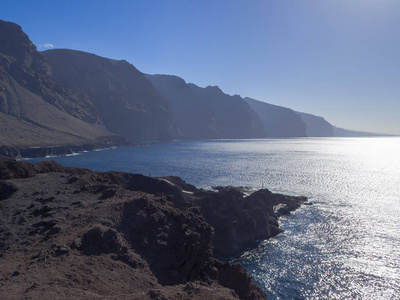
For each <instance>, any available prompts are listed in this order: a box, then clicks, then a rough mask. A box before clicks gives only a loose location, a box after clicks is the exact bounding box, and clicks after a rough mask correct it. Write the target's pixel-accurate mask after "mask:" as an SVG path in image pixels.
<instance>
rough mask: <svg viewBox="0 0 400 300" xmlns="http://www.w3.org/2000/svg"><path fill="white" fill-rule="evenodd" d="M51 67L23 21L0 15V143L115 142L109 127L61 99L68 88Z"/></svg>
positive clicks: (37, 144) (1, 144) (75, 143)
mask: <svg viewBox="0 0 400 300" xmlns="http://www.w3.org/2000/svg"><path fill="white" fill-rule="evenodd" d="M52 72H53V70H52V66H51V64H50V63H49V62H48V60H47V59H46V58H45V57H43V56H42V55H41V54H40V53H39V52H38V51H36V47H35V46H34V45H33V44H32V42H31V41H30V40H29V38H28V36H27V35H26V34H25V33H24V32H23V31H22V29H21V27H20V26H18V25H16V24H13V23H9V22H4V21H0V146H3V145H7V146H13V147H20V146H26V147H28V146H35V147H41V146H44V147H48V146H60V145H85V144H86V145H87V144H96V143H97V142H99V140H102V141H105V142H106V141H107V140H108V139H109V141H110V143H111V144H115V143H114V142H115V136H114V135H113V134H111V133H110V132H109V131H107V130H105V129H104V128H101V127H98V126H93V125H91V124H89V123H87V122H85V118H82V119H79V118H77V117H76V116H74V115H72V114H70V113H69V112H68V111H66V110H65V109H63V108H62V105H59V104H60V103H70V101H69V100H68V95H69V94H68V92H67V91H65V90H63V89H62V88H61V87H60V86H59V85H58V83H57V81H56V79H55V77H54V76H53V75H52ZM70 104H71V105H74V104H73V103H70Z"/></svg>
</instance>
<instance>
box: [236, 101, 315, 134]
mask: <svg viewBox="0 0 400 300" xmlns="http://www.w3.org/2000/svg"><path fill="white" fill-rule="evenodd" d="M244 100H245V101H246V102H247V103H248V104H249V105H250V107H251V108H252V109H253V110H254V111H256V112H257V114H258V116H259V118H260V120H261V122H262V124H263V126H264V128H265V130H266V132H267V136H268V137H275V138H279V137H306V136H308V135H307V132H306V124H305V123H304V121H303V120H302V119H301V117H300V116H298V115H297V114H296V113H295V112H294V111H293V110H291V109H289V108H286V107H282V106H277V105H272V104H269V103H265V102H262V101H258V100H255V99H252V98H248V97H246V98H244Z"/></svg>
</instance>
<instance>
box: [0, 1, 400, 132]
mask: <svg viewBox="0 0 400 300" xmlns="http://www.w3.org/2000/svg"><path fill="white" fill-rule="evenodd" d="M399 15H400V2H398V1H395V0H381V1H374V0H368V1H363V0H353V1H344V0H337V1H331V0H329V1H323V2H321V1H318V2H316V1H311V0H301V1H251V2H244V1H185V2H182V1H127V0H116V1H113V2H106V1H76V0H73V1H68V2H67V1H50V0H45V1H40V2H18V1H10V0H3V1H2V11H1V13H0V19H3V20H6V21H10V22H14V23H17V24H19V25H21V26H22V29H23V30H24V31H25V32H26V33H27V34H28V35H29V37H30V39H31V40H32V41H33V43H34V44H35V45H36V46H37V47H38V50H46V49H52V48H68V49H74V50H81V51H85V52H90V53H94V54H97V55H100V56H104V57H109V58H113V59H125V60H127V61H129V62H130V63H131V64H133V65H134V66H135V67H137V68H138V69H139V70H140V71H142V72H144V73H148V74H171V75H177V76H179V77H182V78H183V79H185V80H186V81H187V82H193V83H195V84H197V85H199V86H207V85H218V86H219V87H220V88H221V89H222V90H223V91H224V92H225V93H228V94H232V95H233V94H239V95H241V96H242V97H251V98H254V99H258V100H261V101H265V102H268V103H271V104H276V105H280V106H284V107H289V108H292V109H294V110H297V111H302V112H307V113H311V114H315V115H319V116H323V117H324V118H325V119H326V120H327V121H329V122H331V123H332V124H334V125H335V126H339V127H343V128H346V129H353V130H361V131H369V132H382V133H389V134H400V118H399V116H398V115H399V112H400V101H399V100H400V99H399V95H400V86H399V84H398V83H399V82H400V57H399V55H398V53H400V18H398V16H399Z"/></svg>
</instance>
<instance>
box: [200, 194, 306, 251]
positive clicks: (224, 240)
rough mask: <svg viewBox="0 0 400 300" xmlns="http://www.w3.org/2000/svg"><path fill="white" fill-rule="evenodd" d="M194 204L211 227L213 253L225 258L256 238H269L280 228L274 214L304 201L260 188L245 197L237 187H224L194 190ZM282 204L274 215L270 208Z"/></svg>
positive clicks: (281, 213) (297, 206)
mask: <svg viewBox="0 0 400 300" xmlns="http://www.w3.org/2000/svg"><path fill="white" fill-rule="evenodd" d="M195 195H196V196H198V197H199V200H198V204H199V206H200V207H201V208H202V209H203V214H204V217H205V219H206V220H207V222H208V223H210V225H211V226H212V227H213V228H214V240H213V244H214V254H215V255H217V256H219V257H224V258H229V257H231V256H234V255H237V254H239V253H240V252H241V251H243V250H244V249H245V248H248V247H252V246H254V245H255V244H256V242H257V241H258V240H265V239H269V238H271V237H273V236H276V235H277V234H279V233H281V232H282V230H281V229H280V228H279V225H278V216H279V215H283V214H288V213H290V212H291V211H293V210H295V209H297V208H299V207H300V205H301V204H302V203H304V202H306V201H307V199H306V198H304V197H292V196H284V195H280V194H273V193H271V192H270V191H269V190H266V189H263V190H259V191H257V192H254V193H252V194H251V195H249V196H247V197H245V196H244V194H243V193H242V191H240V189H237V188H232V187H227V188H224V189H220V190H219V191H218V193H215V192H210V191H198V192H196V193H195ZM277 205H282V206H283V207H284V208H285V210H281V211H280V213H279V214H278V212H277V211H275V210H274V208H275V207H276V206H277Z"/></svg>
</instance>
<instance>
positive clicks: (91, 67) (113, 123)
mask: <svg viewBox="0 0 400 300" xmlns="http://www.w3.org/2000/svg"><path fill="white" fill-rule="evenodd" d="M43 55H44V56H45V57H46V58H47V59H48V60H49V61H50V62H51V63H52V65H53V68H54V74H55V77H56V79H57V80H58V82H60V84H61V85H62V86H63V88H64V89H66V90H69V91H72V92H73V93H74V98H75V99H85V100H86V103H89V105H88V106H89V107H93V108H94V110H93V111H94V112H95V114H94V115H97V116H98V120H99V122H100V123H101V124H102V125H104V126H105V128H107V129H108V130H110V131H111V132H113V133H115V134H118V135H121V136H124V137H125V138H127V139H129V140H130V141H155V140H170V139H174V138H176V129H175V127H174V124H173V115H172V113H171V112H170V108H169V104H168V103H167V102H166V101H165V100H163V99H162V98H161V97H160V95H159V94H158V91H157V90H156V89H155V88H154V87H153V86H152V85H151V83H150V82H149V81H148V80H147V79H146V78H145V76H144V75H143V74H142V73H141V72H139V71H138V70H137V69H136V68H135V67H134V66H132V65H131V64H129V63H128V62H126V61H116V60H112V59H108V58H103V57H99V56H97V55H94V54H89V53H84V52H80V51H74V50H61V49H59V50H49V51H45V52H43Z"/></svg>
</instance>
